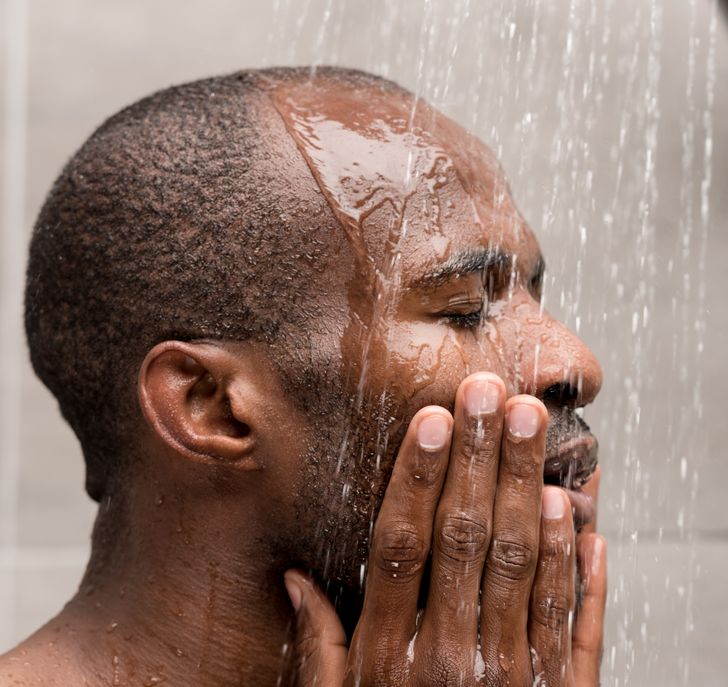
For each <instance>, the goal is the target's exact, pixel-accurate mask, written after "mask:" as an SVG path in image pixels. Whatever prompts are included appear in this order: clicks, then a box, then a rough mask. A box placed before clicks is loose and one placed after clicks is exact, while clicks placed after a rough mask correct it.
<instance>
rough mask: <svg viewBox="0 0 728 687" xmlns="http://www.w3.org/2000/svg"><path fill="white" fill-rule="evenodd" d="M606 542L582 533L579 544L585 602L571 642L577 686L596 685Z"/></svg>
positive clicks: (602, 632)
mask: <svg viewBox="0 0 728 687" xmlns="http://www.w3.org/2000/svg"><path fill="white" fill-rule="evenodd" d="M606 553H607V545H606V542H605V541H604V538H603V537H602V536H601V535H599V534H588V535H581V536H580V537H579V541H578V544H577V559H578V561H579V576H580V578H581V581H582V587H583V591H582V595H583V596H582V602H581V607H580V608H579V611H578V614H577V616H576V620H575V622H574V633H573V639H572V642H571V646H572V662H573V666H574V680H575V684H576V687H596V685H598V684H599V668H600V665H601V660H602V646H603V641H604V607H605V604H606V601H607V556H606Z"/></svg>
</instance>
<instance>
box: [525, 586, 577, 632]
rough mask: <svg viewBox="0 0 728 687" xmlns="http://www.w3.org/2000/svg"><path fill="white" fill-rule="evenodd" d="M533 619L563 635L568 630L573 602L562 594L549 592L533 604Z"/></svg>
mask: <svg viewBox="0 0 728 687" xmlns="http://www.w3.org/2000/svg"><path fill="white" fill-rule="evenodd" d="M532 616H533V620H534V621H536V622H537V623H538V624H539V625H541V626H543V627H545V628H547V629H548V630H550V631H552V632H554V633H555V634H556V635H557V636H561V635H562V634H563V633H564V632H566V631H567V629H568V626H569V621H570V617H571V603H570V601H569V599H568V597H567V596H565V595H562V594H548V595H546V596H544V597H542V598H540V599H538V600H537V602H536V603H535V604H534V605H533V610H532Z"/></svg>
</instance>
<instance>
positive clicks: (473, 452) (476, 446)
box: [461, 421, 500, 462]
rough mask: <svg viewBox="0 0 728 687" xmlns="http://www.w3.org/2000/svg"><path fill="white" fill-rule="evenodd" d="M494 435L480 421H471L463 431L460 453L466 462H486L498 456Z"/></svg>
mask: <svg viewBox="0 0 728 687" xmlns="http://www.w3.org/2000/svg"><path fill="white" fill-rule="evenodd" d="M499 444H500V441H498V439H497V438H496V433H495V432H493V431H492V429H491V428H489V427H487V426H486V425H481V424H480V421H479V422H476V421H472V422H470V423H468V426H467V427H466V428H465V430H464V431H463V437H462V443H461V453H462V455H463V457H464V458H465V459H466V460H467V461H468V462H478V461H480V462H488V461H490V460H493V459H494V457H495V456H496V455H498V450H499Z"/></svg>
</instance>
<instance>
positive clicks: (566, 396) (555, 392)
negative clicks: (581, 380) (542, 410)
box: [543, 382, 579, 406]
mask: <svg viewBox="0 0 728 687" xmlns="http://www.w3.org/2000/svg"><path fill="white" fill-rule="evenodd" d="M578 400H579V390H578V389H577V388H576V386H575V385H573V384H570V383H569V382H560V383H558V384H552V385H551V386H550V387H548V388H547V389H546V391H544V392H543V402H544V403H553V404H555V405H560V406H565V405H568V406H572V405H577V402H578Z"/></svg>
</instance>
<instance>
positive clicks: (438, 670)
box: [424, 646, 475, 686]
mask: <svg viewBox="0 0 728 687" xmlns="http://www.w3.org/2000/svg"><path fill="white" fill-rule="evenodd" d="M474 663H475V661H470V662H469V661H467V660H466V659H465V656H463V655H461V654H460V653H459V652H455V651H453V647H452V646H447V647H444V646H439V647H437V648H435V649H433V650H431V651H429V652H427V656H426V660H425V665H426V666H427V669H426V675H425V680H424V684H427V685H445V686H449V685H453V686H454V685H458V686H461V685H464V684H469V683H468V681H467V679H468V676H469V675H468V674H469V672H471V671H472V666H473V664H474ZM468 666H470V671H469V670H468Z"/></svg>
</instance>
